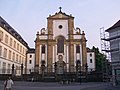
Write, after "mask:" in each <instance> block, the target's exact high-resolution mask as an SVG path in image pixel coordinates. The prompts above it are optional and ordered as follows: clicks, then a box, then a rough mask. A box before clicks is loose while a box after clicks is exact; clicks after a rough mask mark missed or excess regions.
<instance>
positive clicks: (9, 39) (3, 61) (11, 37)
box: [0, 16, 28, 75]
mask: <svg viewBox="0 0 120 90" xmlns="http://www.w3.org/2000/svg"><path fill="white" fill-rule="evenodd" d="M27 50H28V44H27V43H26V42H25V41H24V39H23V38H22V37H21V36H20V34H18V33H17V32H16V31H15V30H14V29H13V28H12V27H11V26H10V25H9V24H8V23H7V22H6V21H5V20H4V19H3V18H2V17H1V16H0V74H11V71H12V67H13V68H14V70H15V72H14V74H16V75H19V74H20V68H21V64H23V68H25V64H26V52H27Z"/></svg>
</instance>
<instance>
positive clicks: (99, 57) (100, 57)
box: [91, 46, 108, 72]
mask: <svg viewBox="0 0 120 90" xmlns="http://www.w3.org/2000/svg"><path fill="white" fill-rule="evenodd" d="M91 51H94V52H95V62H96V71H98V72H101V71H102V72H106V62H108V60H106V56H105V55H104V54H102V53H100V51H99V48H98V47H97V48H95V47H94V46H93V47H92V49H91Z"/></svg>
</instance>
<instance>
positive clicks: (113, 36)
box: [101, 20, 120, 85]
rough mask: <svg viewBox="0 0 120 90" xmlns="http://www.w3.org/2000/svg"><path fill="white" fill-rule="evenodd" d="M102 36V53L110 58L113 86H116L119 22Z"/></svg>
mask: <svg viewBox="0 0 120 90" xmlns="http://www.w3.org/2000/svg"><path fill="white" fill-rule="evenodd" d="M101 30H102V29H101ZM103 30H104V29H103ZM107 33H109V37H107ZM102 35H103V36H104V37H103V38H102V36H101V40H102V41H103V43H102V44H103V46H104V47H102V51H105V52H106V53H107V54H110V56H111V60H110V61H111V65H112V79H113V85H117V84H120V20H119V21H118V22H117V23H115V24H114V25H113V26H112V27H110V28H108V29H107V30H105V32H103V34H102ZM107 43H109V44H107ZM101 46H102V45H101ZM109 48H110V49H109ZM108 56H109V55H108Z"/></svg>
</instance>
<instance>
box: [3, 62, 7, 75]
mask: <svg viewBox="0 0 120 90" xmlns="http://www.w3.org/2000/svg"><path fill="white" fill-rule="evenodd" d="M5 72H6V63H5V62H3V66H2V73H3V74H5Z"/></svg>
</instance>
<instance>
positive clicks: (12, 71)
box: [12, 64, 15, 78]
mask: <svg viewBox="0 0 120 90" xmlns="http://www.w3.org/2000/svg"><path fill="white" fill-rule="evenodd" d="M14 68H15V66H14V64H12V78H13V77H14Z"/></svg>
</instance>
